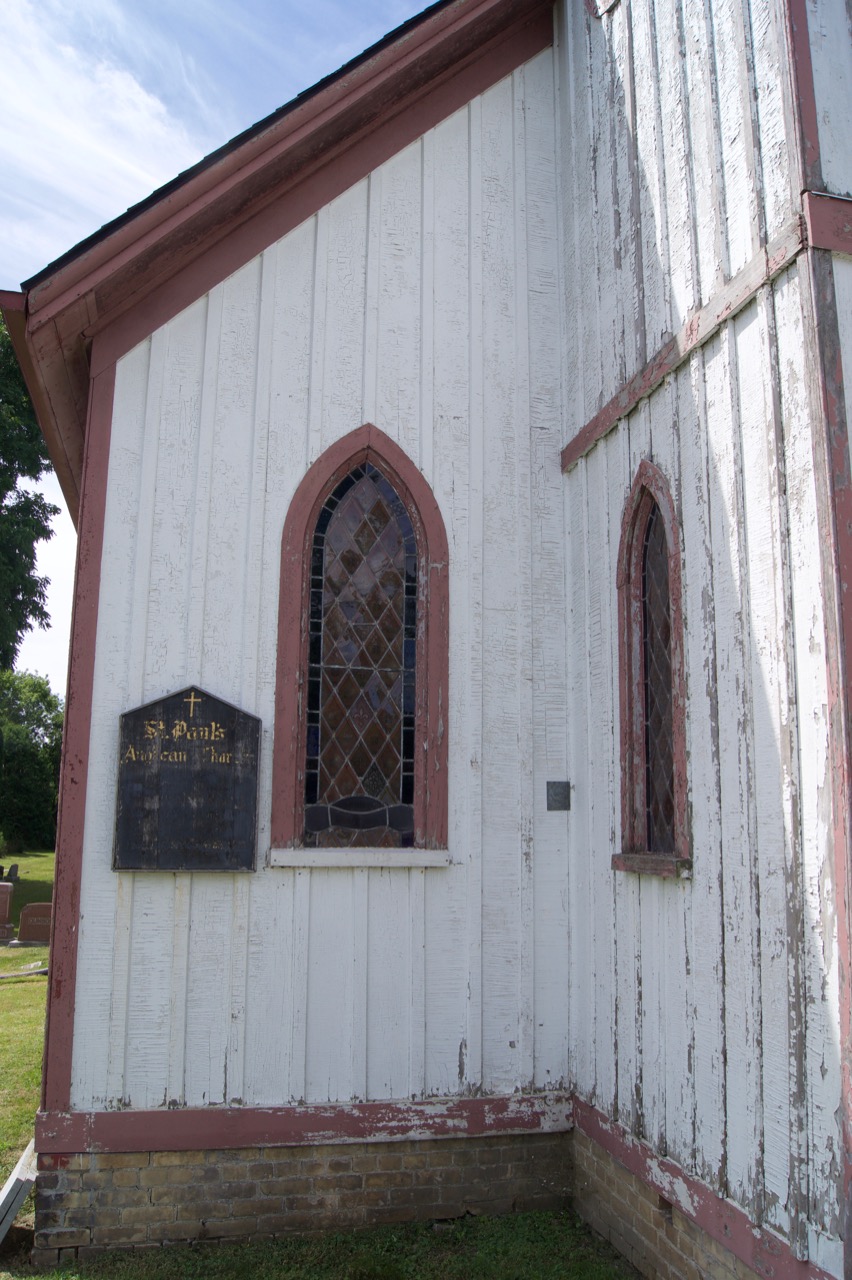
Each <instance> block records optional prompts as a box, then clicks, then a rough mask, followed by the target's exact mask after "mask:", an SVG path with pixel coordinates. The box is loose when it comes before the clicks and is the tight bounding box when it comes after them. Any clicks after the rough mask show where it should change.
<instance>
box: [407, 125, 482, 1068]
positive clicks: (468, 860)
mask: <svg viewBox="0 0 852 1280" xmlns="http://www.w3.org/2000/svg"><path fill="white" fill-rule="evenodd" d="M433 137H434V145H430V146H427V147H424V165H426V166H427V167H428V168H429V170H430V172H429V176H428V177H424V201H425V200H426V199H427V198H428V197H427V193H428V192H429V191H430V190H431V193H432V195H431V210H430V211H429V212H428V213H427V212H425V211H424V224H427V225H428V224H429V223H431V224H432V226H433V228H434V267H433V294H432V296H431V297H430V296H428V295H427V291H426V289H425V286H424V292H423V306H424V309H429V308H432V309H433V310H434V314H435V315H436V316H440V324H435V325H434V330H433V343H434V346H433V355H432V361H431V368H429V369H427V368H425V367H424V374H423V376H424V379H431V380H432V393H431V394H432V412H433V423H434V426H433V431H434V439H435V448H434V455H433V457H434V479H433V490H434V493H435V499H436V501H437V502H438V505H439V507H440V509H441V512H442V515H443V517H444V522H445V525H446V530H447V538H448V542H449V554H450V618H451V620H452V622H451V628H450V645H451V649H450V689H449V723H450V725H451V726H454V727H452V728H451V730H450V742H449V848H450V852H451V856H452V858H453V866H452V867H450V868H448V869H447V870H446V871H445V872H442V873H441V874H440V875H437V876H436V875H433V874H431V873H426V875H425V877H424V880H425V883H424V903H425V911H426V937H425V945H426V957H425V966H426V972H427V974H428V983H427V985H426V990H425V993H424V1008H425V1019H426V1026H425V1044H424V1053H425V1064H424V1070H425V1083H424V1089H425V1090H426V1092H427V1093H433V1092H439V1093H446V1092H452V1091H453V1090H455V1089H458V1088H459V1087H461V1083H462V1081H461V1080H460V1079H459V1062H460V1060H461V1062H462V1063H463V1064H464V1068H463V1072H462V1078H463V1076H464V1070H466V1069H467V1066H468V1063H469V1060H470V1059H469V1049H468V1046H469V1044H470V1043H472V1040H471V1034H470V1026H469V1025H468V1024H469V1022H470V1021H471V1020H472V1015H471V1008H472V1002H473V1000H474V998H475V996H474V995H473V994H470V995H469V993H468V974H469V972H471V969H470V966H471V965H472V964H473V966H474V969H473V974H472V976H473V981H474V983H475V984H477V983H478V982H479V976H478V968H477V963H478V962H477V961H476V954H475V952H474V947H475V946H477V945H478V943H477V942H476V941H475V938H476V934H475V928H477V929H478V925H475V923H474V922H475V921H477V920H478V911H479V907H478V897H479V889H478V880H474V877H475V876H478V861H479V857H480V849H481V834H480V829H479V804H480V800H479V785H480V782H479V779H480V771H479V760H478V753H479V740H480V729H479V723H478V720H477V717H478V716H479V715H480V709H479V707H478V705H477V701H476V698H475V697H474V696H472V690H471V677H472V676H473V673H474V672H476V671H478V670H479V665H480V659H479V658H478V656H477V652H476V645H477V644H478V643H479V642H478V639H477V632H476V631H475V630H474V629H473V627H474V623H475V621H476V618H475V615H474V609H473V601H474V600H475V599H476V598H477V593H478V591H479V589H480V588H479V583H480V578H481V568H480V566H481V543H479V542H478V541H476V540H475V532H474V528H473V525H472V522H474V521H478V520H479V519H480V517H479V515H478V514H477V513H478V511H479V507H480V505H481V497H480V496H477V495H478V494H481V487H482V482H481V470H482V461H481V449H482V436H481V430H482V408H481V403H480V400H481V371H480V370H479V368H478V367H477V365H476V363H475V360H476V358H478V359H480V360H481V352H480V351H479V350H478V348H476V347H475V346H474V339H473V335H474V334H475V333H478V332H479V328H478V326H475V325H474V323H472V314H473V303H474V300H475V298H476V295H475V293H474V286H473V284H472V279H473V273H474V272H475V271H477V270H478V266H477V263H476V261H475V259H474V256H473V254H472V251H471V234H472V226H473V215H472V212H471V210H472V205H471V190H472V187H471V178H470V173H469V160H470V157H471V154H472V152H471V124H470V118H469V113H468V109H467V108H465V109H464V110H463V111H460V112H457V113H456V114H455V115H454V116H451V117H450V118H449V119H448V120H446V121H444V122H443V123H442V124H440V125H439V126H438V127H437V128H436V129H435V130H434V131H433ZM474 190H475V188H474ZM475 207H476V209H477V210H478V208H479V206H478V203H477V204H476V206H475ZM426 330H427V326H426V325H425V323H424V334H425V333H426ZM424 364H425V347H424ZM424 402H425V401H424ZM428 429H429V424H428V423H427V422H426V421H425V419H424V431H428ZM413 874H414V873H412V875H413ZM469 1002H470V1003H469ZM415 1033H416V1029H415V1027H414V1023H413V1022H412V1035H414V1034H415ZM412 1071H413V1067H412ZM478 1071H479V1068H478V1065H477V1066H476V1068H475V1073H474V1079H478V1078H479V1075H478ZM413 1083H414V1082H413Z"/></svg>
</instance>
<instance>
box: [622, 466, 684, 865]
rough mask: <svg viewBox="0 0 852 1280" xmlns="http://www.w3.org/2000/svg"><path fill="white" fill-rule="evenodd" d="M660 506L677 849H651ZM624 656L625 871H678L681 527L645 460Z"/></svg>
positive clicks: (637, 486)
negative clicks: (649, 551) (646, 555)
mask: <svg viewBox="0 0 852 1280" xmlns="http://www.w3.org/2000/svg"><path fill="white" fill-rule="evenodd" d="M654 504H656V507H657V509H658V511H659V513H660V516H661V517H662V521H663V528H664V530H665V536H666V549H667V553H668V576H669V612H670V628H671V638H670V660H671V681H672V691H671V692H672V771H673V778H672V793H673V798H674V848H672V849H671V850H665V851H662V852H661V851H658V850H651V849H649V848H648V834H647V801H646V766H647V761H646V745H645V743H646V737H645V662H644V635H643V632H644V627H643V621H644V617H643V602H642V568H643V565H642V559H643V549H644V543H645V533H646V529H647V526H648V520H649V518H650V516H651V512H652V511H653V508H654ZM616 586H617V589H618V659H619V664H618V665H619V695H620V741H621V852H620V853H616V854H615V855H614V856H613V859H612V866H613V869H614V870H617V871H634V872H637V871H638V872H646V873H648V874H652V875H660V876H675V875H678V874H680V873H681V872H683V871H686V870H688V869H689V868H690V867H691V865H692V863H691V855H690V841H689V828H688V820H687V762H686V682H685V671H684V652H683V607H682V596H681V573H680V526H679V524H678V519H677V513H676V511H675V506H674V502H673V501H672V496H671V491H670V489H669V484H668V481H667V480H666V477H665V475H664V474H663V472H662V471H661V470H660V468H659V467H657V466H656V465H655V464H654V463H653V462H651V461H649V460H648V459H643V461H642V462H641V463H640V465H639V468H638V470H637V472H636V477H635V479H634V481H633V486H632V488H631V490H630V495H629V497H628V499H627V503H626V504H625V508H624V514H623V517H622V524H621V542H620V544H619V551H618V569H617V578H616Z"/></svg>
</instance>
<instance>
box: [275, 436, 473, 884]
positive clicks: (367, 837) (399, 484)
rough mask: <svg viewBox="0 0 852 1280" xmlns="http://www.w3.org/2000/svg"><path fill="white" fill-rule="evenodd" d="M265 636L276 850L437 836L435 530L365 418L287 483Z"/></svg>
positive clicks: (389, 446)
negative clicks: (270, 653) (273, 658)
mask: <svg viewBox="0 0 852 1280" xmlns="http://www.w3.org/2000/svg"><path fill="white" fill-rule="evenodd" d="M278 638H279V646H278V672H277V684H276V723H275V747H274V760H273V807H272V846H273V861H277V862H279V863H282V864H286V865H292V864H293V862H294V860H295V861H298V860H299V859H294V858H293V857H290V856H284V852H283V851H284V850H288V849H289V850H294V849H305V850H312V849H315V850H320V851H324V853H323V856H325V857H326V858H329V857H331V856H332V855H331V851H333V850H340V851H341V852H340V854H339V855H337V858H338V860H339V861H340V862H341V863H343V864H347V863H348V864H349V865H358V861H357V855H356V853H355V851H356V850H368V851H370V852H371V855H372V856H373V857H374V858H379V857H380V856H381V855H380V854H379V851H381V850H388V853H389V859H390V861H391V862H392V861H393V856H391V855H390V851H392V850H417V849H420V850H442V849H444V848H445V847H446V840H447V835H446V830H447V770H446V693H447V668H448V655H447V640H448V635H447V543H446V535H445V533H444V527H443V521H442V520H441V516H440V512H439V511H438V507H437V504H436V502H435V499H434V496H433V495H432V493H431V490H430V489H429V486H428V485H427V483H426V481H425V479H424V478H423V476H422V474H421V473H420V472H419V471H418V470H417V468H416V467H415V466H414V464H413V463H412V462H411V461H410V459H408V457H407V456H406V455H405V454H404V453H403V451H402V450H401V449H400V448H399V447H398V446H397V445H395V444H394V443H393V441H391V440H390V439H389V438H388V437H387V436H385V435H384V434H383V433H382V432H381V431H379V430H378V429H377V428H376V427H373V426H370V425H366V426H364V427H361V428H359V430H358V431H355V432H353V433H352V434H351V435H350V436H348V437H346V438H345V439H344V440H342V441H339V442H338V443H337V444H336V445H334V446H332V448H330V449H329V450H327V451H326V453H324V454H323V455H322V457H321V458H320V459H319V460H318V461H317V462H316V463H315V464H314V466H313V467H311V469H310V470H309V471H308V473H307V475H306V476H305V478H304V480H303V481H302V484H301V485H300V486H299V488H298V490H297V492H296V495H295V496H294V499H293V502H292V503H291V506H290V510H289V512H288V515H287V519H286V522H285V528H284V539H283V544H282V562H281V595H280V602H279V637H278ZM347 851H352V852H351V853H350V852H347ZM317 856H318V857H319V856H320V855H317ZM404 856H405V857H406V859H408V858H410V857H411V855H410V854H406V855H404ZM304 860H305V861H306V862H308V863H312V862H313V859H312V858H310V857H308V856H305V858H304ZM413 861H414V862H416V863H418V865H419V861H420V860H418V859H417V858H414V859H413ZM438 861H439V862H443V861H445V859H444V858H440V859H438ZM370 865H372V863H370Z"/></svg>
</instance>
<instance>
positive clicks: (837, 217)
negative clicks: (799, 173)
mask: <svg viewBox="0 0 852 1280" xmlns="http://www.w3.org/2000/svg"><path fill="white" fill-rule="evenodd" d="M802 202H803V206H804V213H805V223H806V225H807V228H808V241H809V242H810V244H811V246H812V248H814V249H828V250H829V251H830V252H831V253H845V254H849V255H852V200H849V199H846V198H844V197H843V196H824V195H820V194H819V193H818V192H815V191H806V192H805V194H804V196H803V197H802Z"/></svg>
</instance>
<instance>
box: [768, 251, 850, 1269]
mask: <svg viewBox="0 0 852 1280" xmlns="http://www.w3.org/2000/svg"><path fill="white" fill-rule="evenodd" d="M774 292H775V307H776V317H777V334H778V369H779V376H780V382H781V407H782V417H783V431H784V436H783V444H784V469H785V474H786V482H787V517H788V520H789V526H790V542H789V554H790V574H791V599H792V614H793V646H794V657H795V676H796V689H797V693H798V702H799V708H800V714H799V717H798V723H797V734H798V762H797V763H798V769H799V773H800V780H801V781H800V801H799V803H800V811H801V863H800V867H799V874H798V878H797V883H796V884H795V885H794V886H793V891H794V892H795V893H796V894H797V895H800V896H801V898H802V903H803V919H802V922H801V929H802V936H801V939H800V944H799V945H800V947H801V975H800V977H799V982H800V983H801V987H800V990H799V992H797V991H796V988H795V985H792V987H791V992H790V999H789V1004H788V1008H789V1015H790V1018H791V1039H792V1045H793V1046H794V1047H795V1045H796V1041H798V1043H799V1046H800V1051H801V1052H802V1053H803V1055H804V1061H803V1062H802V1063H801V1064H799V1066H798V1070H800V1071H802V1072H803V1075H804V1081H803V1085H804V1097H802V1096H800V1095H799V1096H796V1092H798V1091H796V1092H794V1094H793V1096H792V1098H791V1102H792V1103H793V1104H794V1106H793V1120H794V1123H795V1124H796V1130H797V1131H796V1135H795V1137H796V1139H797V1141H794V1144H793V1155H794V1158H795V1156H796V1155H798V1159H799V1161H800V1170H801V1172H800V1174H799V1179H800V1182H799V1187H798V1188H797V1190H798V1191H799V1195H800V1197H801V1198H802V1199H803V1200H804V1202H805V1203H804V1214H805V1215H806V1217H807V1219H808V1220H809V1221H808V1224H807V1230H808V1236H809V1239H808V1252H809V1256H810V1257H811V1258H813V1259H815V1260H817V1259H819V1260H822V1259H824V1258H825V1251H826V1246H828V1249H829V1250H830V1248H831V1245H830V1243H829V1238H830V1237H832V1236H836V1235H837V1234H839V1230H840V1218H841V1204H840V1203H839V1200H838V1191H839V1188H838V1183H837V1176H836V1173H837V1166H836V1152H838V1151H839V1150H840V1149H841V1146H842V1137H841V1131H840V1117H839V1115H838V1107H837V1100H838V1098H839V1097H840V1096H841V1068H840V1062H839V1055H838V1052H837V1031H836V1027H837V1025H838V1021H839V982H838V977H839V975H838V962H839V957H838V955H837V944H836V924H835V921H834V919H833V918H832V912H831V910H826V907H827V905H828V901H829V899H830V897H831V894H832V889H831V887H830V885H831V871H830V866H831V852H830V845H831V836H830V831H831V790H832V778H831V768H830V763H829V757H828V749H827V748H828V706H829V702H830V697H829V693H828V689H827V669H826V651H825V644H826V641H825V634H826V632H825V628H826V626H827V622H826V618H825V613H824V607H825V606H824V600H823V594H822V580H821V566H820V545H819V527H820V526H819V521H818V516H817V493H816V486H815V482H814V461H813V459H814V454H813V434H812V433H813V432H814V431H815V430H821V429H822V427H821V424H815V422H814V417H813V414H814V408H813V405H812V403H811V402H810V399H809V370H808V368H807V362H806V361H807V358H806V351H807V343H806V340H805V332H806V331H805V325H806V324H807V323H808V320H807V319H806V317H807V316H808V315H809V309H808V308H807V304H806V299H805V298H803V296H802V277H801V274H800V272H799V271H798V269H797V268H796V267H793V268H791V270H790V271H789V272H788V273H787V274H786V275H785V276H782V277H781V278H780V279H779V280H778V282H777V284H776V286H775V290H774ZM806 708H807V714H806ZM797 995H798V999H796V996H797ZM803 1113H804V1117H806V1120H805V1123H802V1118H803ZM823 1265H825V1263H823Z"/></svg>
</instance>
